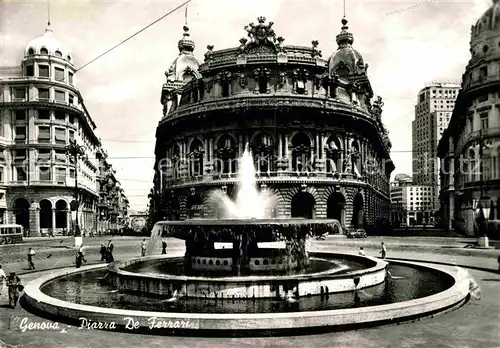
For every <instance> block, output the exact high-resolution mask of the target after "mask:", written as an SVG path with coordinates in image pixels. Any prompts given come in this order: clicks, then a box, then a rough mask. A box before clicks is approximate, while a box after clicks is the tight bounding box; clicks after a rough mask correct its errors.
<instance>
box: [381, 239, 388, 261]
mask: <svg viewBox="0 0 500 348" xmlns="http://www.w3.org/2000/svg"><path fill="white" fill-rule="evenodd" d="M381 246H382V250H380V253H381V254H382V258H383V259H385V255H386V254H387V249H386V247H385V244H384V242H382V244H381Z"/></svg>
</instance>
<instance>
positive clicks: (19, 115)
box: [15, 110, 26, 121]
mask: <svg viewBox="0 0 500 348" xmlns="http://www.w3.org/2000/svg"><path fill="white" fill-rule="evenodd" d="M15 120H16V121H26V110H16V113H15Z"/></svg>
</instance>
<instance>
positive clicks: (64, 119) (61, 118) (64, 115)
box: [54, 111, 66, 122]
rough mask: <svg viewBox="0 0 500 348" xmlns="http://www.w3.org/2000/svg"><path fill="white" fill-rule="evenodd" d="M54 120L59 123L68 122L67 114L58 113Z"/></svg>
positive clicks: (55, 114)
mask: <svg viewBox="0 0 500 348" xmlns="http://www.w3.org/2000/svg"><path fill="white" fill-rule="evenodd" d="M54 118H55V119H56V120H57V121H63V122H64V121H66V113H65V112H64V111H56V112H55V113H54Z"/></svg>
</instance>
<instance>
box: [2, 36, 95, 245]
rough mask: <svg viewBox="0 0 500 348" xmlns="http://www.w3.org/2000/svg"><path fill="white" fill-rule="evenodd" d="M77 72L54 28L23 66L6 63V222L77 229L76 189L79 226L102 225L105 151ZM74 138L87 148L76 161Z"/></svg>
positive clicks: (46, 230) (27, 53)
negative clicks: (99, 222)
mask: <svg viewBox="0 0 500 348" xmlns="http://www.w3.org/2000/svg"><path fill="white" fill-rule="evenodd" d="M21 49H22V48H21ZM75 73H76V68H75V65H74V61H73V56H72V55H71V53H70V52H69V51H68V50H67V49H66V48H65V47H64V46H63V45H62V44H61V43H60V42H59V41H58V40H56V38H55V37H54V33H53V31H52V30H51V29H50V27H49V28H47V29H46V30H45V33H44V34H43V35H42V36H40V37H37V38H35V39H33V40H31V41H30V42H29V43H28V45H27V46H26V49H25V50H24V57H23V59H22V61H21V65H20V66H18V67H0V223H2V222H3V223H18V224H21V225H23V226H24V227H25V228H26V229H29V234H30V236H38V235H41V234H50V233H53V234H56V233H66V232H68V231H69V230H71V229H72V224H71V221H72V220H74V219H75V217H76V215H75V214H74V213H72V212H71V211H70V209H69V208H70V203H71V202H72V201H73V200H74V197H75V191H77V192H78V200H79V202H80V208H79V222H80V227H81V228H82V229H87V230H90V229H96V228H97V218H96V215H97V206H98V204H99V193H100V192H99V191H100V186H99V185H98V179H99V174H100V172H99V167H100V162H101V161H102V160H103V155H102V152H103V150H102V145H101V142H100V141H99V139H98V138H97V136H96V134H95V128H96V125H95V123H94V121H93V120H92V118H91V116H90V113H89V111H88V110H87V108H86V106H85V104H84V102H83V98H82V95H81V94H80V91H79V90H78V89H77V87H76V76H75V75H76V74H75ZM73 141H75V142H76V144H77V145H79V146H80V148H81V150H82V152H83V153H82V154H81V156H78V159H77V161H76V162H75V160H74V157H73V156H72V155H70V153H69V151H68V150H69V145H70V143H71V142H73ZM76 177H77V182H78V190H75V178H76ZM0 242H1V241H0Z"/></svg>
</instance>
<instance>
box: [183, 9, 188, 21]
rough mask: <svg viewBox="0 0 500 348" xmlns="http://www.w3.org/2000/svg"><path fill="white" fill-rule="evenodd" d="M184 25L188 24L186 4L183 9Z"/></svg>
mask: <svg viewBox="0 0 500 348" xmlns="http://www.w3.org/2000/svg"><path fill="white" fill-rule="evenodd" d="M184 25H186V26H187V25H188V5H186V10H185V11H184Z"/></svg>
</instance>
